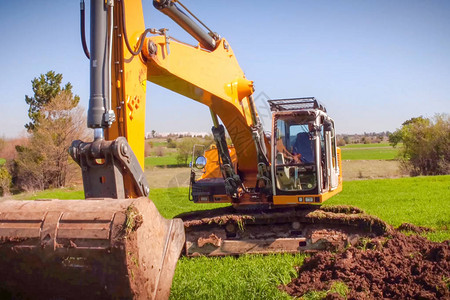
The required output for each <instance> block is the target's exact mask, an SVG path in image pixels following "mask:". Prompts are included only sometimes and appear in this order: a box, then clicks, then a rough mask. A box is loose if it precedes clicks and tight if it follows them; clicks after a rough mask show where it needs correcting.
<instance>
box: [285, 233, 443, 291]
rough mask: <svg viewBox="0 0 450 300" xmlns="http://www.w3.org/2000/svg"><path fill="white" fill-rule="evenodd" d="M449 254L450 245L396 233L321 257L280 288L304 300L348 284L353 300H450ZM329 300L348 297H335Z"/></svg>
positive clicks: (310, 261)
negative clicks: (310, 294)
mask: <svg viewBox="0 0 450 300" xmlns="http://www.w3.org/2000/svg"><path fill="white" fill-rule="evenodd" d="M449 249H450V243H449V242H448V241H447V242H444V243H434V242H430V241H429V240H427V239H425V238H423V237H420V236H417V235H412V236H405V235H404V234H402V233H400V232H393V233H391V234H390V235H385V236H383V237H377V238H374V239H371V240H363V241H362V242H361V244H360V245H359V246H358V247H351V248H348V249H346V250H345V251H341V252H338V253H331V252H320V253H317V254H316V255H314V256H312V257H310V258H308V259H307V260H305V263H304V264H303V265H302V267H301V268H300V272H299V276H298V278H295V279H293V280H292V281H291V282H290V283H289V284H288V285H286V286H281V287H280V289H282V290H284V291H286V292H287V293H288V294H290V295H292V296H297V297H299V296H302V295H304V294H305V293H307V292H308V291H321V290H330V288H331V287H332V286H333V284H335V283H336V282H343V283H344V284H345V285H347V287H348V288H349V292H348V293H347V295H346V297H347V299H382V298H390V299H450V292H449V285H450V279H449V278H450V253H449ZM327 299H342V297H340V296H339V294H337V295H335V293H333V294H328V295H327Z"/></svg>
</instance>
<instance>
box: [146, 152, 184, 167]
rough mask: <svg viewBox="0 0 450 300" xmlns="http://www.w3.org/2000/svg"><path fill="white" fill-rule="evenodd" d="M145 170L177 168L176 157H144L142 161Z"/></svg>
mask: <svg viewBox="0 0 450 300" xmlns="http://www.w3.org/2000/svg"><path fill="white" fill-rule="evenodd" d="M144 165H145V167H146V168H148V167H157V166H177V165H178V162H177V156H176V155H166V156H150V157H146V158H145V161H144Z"/></svg>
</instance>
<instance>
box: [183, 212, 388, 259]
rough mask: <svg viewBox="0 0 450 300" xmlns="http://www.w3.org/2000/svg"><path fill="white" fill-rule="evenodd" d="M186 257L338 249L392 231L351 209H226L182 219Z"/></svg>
mask: <svg viewBox="0 0 450 300" xmlns="http://www.w3.org/2000/svg"><path fill="white" fill-rule="evenodd" d="M178 217H180V218H181V219H183V221H184V227H185V233H186V248H185V255H187V256H200V255H204V256H226V255H242V254H270V253H297V252H314V251H320V250H333V249H339V248H342V247H345V246H347V245H349V244H353V245H354V244H356V243H357V241H358V240H359V239H360V238H363V237H374V236H379V235H382V234H384V233H385V232H387V231H388V230H389V225H387V224H386V223H385V222H383V221H382V220H380V219H378V218H376V217H373V216H370V215H367V214H365V213H364V212H363V211H362V210H360V209H358V208H356V207H351V206H321V207H320V206H308V207H306V206H305V207H296V208H293V207H285V208H275V209H270V210H267V209H261V210H253V211H236V210H234V208H233V207H226V208H220V209H214V210H208V211H198V212H193V213H186V214H181V215H179V216H178Z"/></svg>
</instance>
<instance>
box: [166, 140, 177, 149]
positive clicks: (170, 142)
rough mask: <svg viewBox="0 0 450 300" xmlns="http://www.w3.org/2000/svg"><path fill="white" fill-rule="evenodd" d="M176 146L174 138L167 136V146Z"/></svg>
mask: <svg viewBox="0 0 450 300" xmlns="http://www.w3.org/2000/svg"><path fill="white" fill-rule="evenodd" d="M176 147H177V143H176V142H175V141H174V140H172V139H171V138H168V139H167V148H172V149H174V148H176Z"/></svg>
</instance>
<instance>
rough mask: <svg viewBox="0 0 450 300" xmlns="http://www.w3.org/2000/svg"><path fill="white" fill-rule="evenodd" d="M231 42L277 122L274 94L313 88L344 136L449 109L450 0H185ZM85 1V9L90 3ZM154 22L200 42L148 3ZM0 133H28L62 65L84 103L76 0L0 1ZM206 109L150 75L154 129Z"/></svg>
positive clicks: (179, 123)
mask: <svg viewBox="0 0 450 300" xmlns="http://www.w3.org/2000/svg"><path fill="white" fill-rule="evenodd" d="M182 2H183V4H185V5H186V6H187V7H188V8H189V9H190V10H191V11H193V12H194V13H195V14H196V15H197V16H198V17H199V18H200V19H201V20H202V21H204V22H205V23H206V24H207V25H208V26H209V27H210V28H211V29H213V30H214V31H216V32H218V33H219V34H220V35H221V36H223V37H225V38H226V39H227V40H228V41H229V43H230V45H231V46H232V47H233V50H234V52H235V53H236V55H237V58H238V60H239V63H240V65H241V67H242V69H243V70H244V72H245V73H246V76H247V78H249V79H250V80H253V81H254V82H255V87H256V92H255V95H256V97H257V99H258V100H257V106H258V109H259V110H260V114H261V115H263V116H265V117H263V123H264V125H265V129H266V130H270V128H269V127H270V121H269V119H268V111H267V106H266V105H265V104H264V101H263V100H264V99H265V98H266V97H270V98H288V97H304V96H315V97H316V98H318V99H319V100H321V101H322V102H323V103H324V104H325V105H326V107H327V109H328V112H329V114H330V115H331V116H332V117H333V118H334V119H335V121H336V127H337V131H338V133H363V132H373V131H375V132H379V131H393V130H395V129H396V128H398V127H400V126H401V123H402V122H403V121H405V120H407V119H409V118H411V117H417V116H419V115H423V116H426V117H431V116H433V115H434V114H435V113H450V1H445V0H443V1H434V0H433V1H432V0H430V1H425V0H422V1H414V0H409V1H401V0H398V1H387V0H378V1H366V0H364V1H362V0H360V1H337V0H330V1H325V0H323V1H322V0H315V1H312V0H311V1H282V0H279V1H264V0H261V1H225V0H220V1H219V0H217V1H211V0H208V1H207V0H196V1H193V0H184V1H182ZM88 4H89V1H87V6H88V7H89V5H88ZM143 5H144V12H145V20H146V26H147V27H154V28H162V27H166V28H169V34H170V35H172V36H174V37H176V38H178V39H181V40H183V41H185V42H190V43H193V44H196V42H195V41H194V40H193V39H192V38H191V37H190V36H188V35H187V34H186V33H184V32H183V31H182V30H181V29H179V28H178V27H177V25H176V24H175V23H174V22H172V21H171V20H170V19H168V18H167V17H166V16H165V15H162V14H161V13H159V12H157V11H156V10H155V9H154V8H153V6H152V4H151V1H149V0H145V1H143ZM0 28H1V29H0V30H1V37H2V39H3V41H2V43H1V47H0V55H1V57H2V63H1V67H2V70H1V72H0V91H1V97H0V137H1V136H4V137H14V136H16V135H18V134H21V133H24V127H23V126H24V124H25V123H27V122H28V117H27V109H28V107H27V105H26V103H25V100H24V98H25V95H30V96H31V95H32V90H31V80H32V79H33V78H34V77H36V76H38V75H39V74H41V73H46V72H47V71H49V70H54V71H56V72H58V73H62V74H63V76H64V82H67V81H70V82H71V83H72V85H73V86H74V92H75V93H76V94H78V95H79V96H80V97H81V99H82V100H81V104H82V105H83V106H84V107H87V106H88V99H89V77H88V76H89V63H88V60H87V59H86V58H85V56H84V54H83V50H82V48H81V42H80V33H79V1H77V0H71V1H63V0H59V1H50V0H47V1H23V0H18V1H1V2H0ZM210 128H211V120H210V115H209V111H208V108H207V107H206V106H203V105H201V104H199V103H197V102H195V101H192V100H190V99H187V98H184V97H182V96H179V95H176V94H174V93H172V92H170V91H166V90H164V89H163V88H161V87H158V86H156V85H154V84H151V83H149V84H148V86H147V121H146V130H147V131H150V130H153V129H154V130H156V131H158V132H169V131H187V130H190V131H207V132H208V131H209V130H210Z"/></svg>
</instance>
